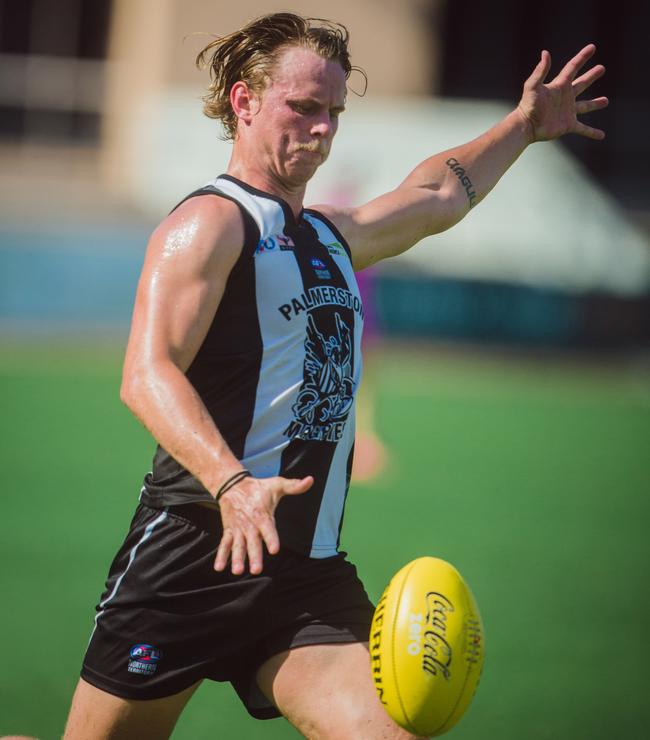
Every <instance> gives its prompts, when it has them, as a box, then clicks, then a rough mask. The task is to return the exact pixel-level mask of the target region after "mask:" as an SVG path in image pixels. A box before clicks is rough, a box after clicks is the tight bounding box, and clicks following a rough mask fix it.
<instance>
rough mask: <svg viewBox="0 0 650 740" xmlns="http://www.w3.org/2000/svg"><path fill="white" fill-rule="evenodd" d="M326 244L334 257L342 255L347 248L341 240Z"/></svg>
mask: <svg viewBox="0 0 650 740" xmlns="http://www.w3.org/2000/svg"><path fill="white" fill-rule="evenodd" d="M325 246H326V247H327V251H328V252H329V253H330V254H331V255H332V256H333V257H342V256H343V255H344V254H345V249H344V248H343V245H342V244H341V243H340V242H330V243H329V244H326V245H325Z"/></svg>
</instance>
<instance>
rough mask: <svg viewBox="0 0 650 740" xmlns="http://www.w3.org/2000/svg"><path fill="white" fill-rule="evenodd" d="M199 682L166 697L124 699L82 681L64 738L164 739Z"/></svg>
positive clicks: (77, 690) (71, 739)
mask: <svg viewBox="0 0 650 740" xmlns="http://www.w3.org/2000/svg"><path fill="white" fill-rule="evenodd" d="M199 683H200V682H198V683H196V684H194V685H193V686H190V687H189V688H187V689H185V690H184V691H181V692H180V693H178V694H174V695H173V696H167V697H165V698H163V699H150V700H133V699H122V698H120V697H118V696H113V695H112V694H109V693H107V692H106V691H102V690H101V689H98V688H96V687H95V686H92V685H91V684H89V683H87V682H86V681H84V680H83V679H80V680H79V683H78V684H77V689H76V691H75V694H74V697H73V699H72V706H71V708H70V714H69V716H68V722H67V725H66V729H65V735H64V740H88V738H93V740H142V738H145V737H146V738H147V740H164V739H165V738H168V737H169V736H170V735H171V734H172V730H173V729H174V725H175V724H176V721H177V720H178V718H179V716H180V714H181V712H182V711H183V708H184V707H185V705H186V704H187V702H188V701H189V699H190V697H191V696H192V694H193V693H194V692H195V691H196V689H197V688H198V686H199Z"/></svg>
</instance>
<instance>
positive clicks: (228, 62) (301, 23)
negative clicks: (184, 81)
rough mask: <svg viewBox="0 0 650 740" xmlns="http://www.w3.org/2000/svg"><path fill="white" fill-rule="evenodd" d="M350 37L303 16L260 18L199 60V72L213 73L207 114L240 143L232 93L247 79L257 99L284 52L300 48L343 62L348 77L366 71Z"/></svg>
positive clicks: (206, 100)
mask: <svg viewBox="0 0 650 740" xmlns="http://www.w3.org/2000/svg"><path fill="white" fill-rule="evenodd" d="M349 39H350V34H349V32H348V29H347V28H346V27H345V26H344V25H342V24H341V23H333V22H331V21H327V20H324V19H322V18H303V17H302V16H299V15H296V14H295V13H271V14H269V15H265V16H262V17H261V18H256V19H255V20H253V21H251V22H250V23H248V24H247V25H245V26H244V27H243V28H241V29H239V30H238V31H235V32H234V33H231V34H229V35H228V36H223V37H220V38H217V39H215V40H214V41H212V42H210V43H209V44H208V45H207V46H206V47H205V48H204V49H203V50H202V51H201V52H200V53H199V55H198V56H197V58H196V65H197V67H199V69H206V68H207V69H209V71H210V84H209V86H208V92H207V93H206V94H205V95H204V96H203V98H202V100H203V112H204V113H205V115H206V116H208V117H209V118H216V119H217V120H219V121H221V124H222V126H223V128H224V138H226V139H234V138H235V134H236V131H237V117H236V116H235V113H234V111H233V109H232V106H231V105H230V90H231V88H232V86H233V85H234V84H235V83H236V82H238V81H240V80H242V81H244V82H245V83H246V84H247V85H248V87H249V88H250V89H251V90H252V91H253V92H254V93H255V94H257V95H259V94H260V93H261V92H262V91H263V90H264V89H265V88H266V86H267V85H268V84H269V82H270V80H271V79H272V76H273V68H274V66H275V64H276V63H277V61H278V59H279V57H280V55H281V53H282V51H284V49H286V48H287V47H291V46H300V47H303V48H306V49H311V50H312V51H314V52H315V53H316V54H318V55H319V56H322V57H323V58H324V59H331V60H334V61H336V62H338V63H339V64H340V65H341V67H342V69H343V72H344V73H345V78H346V79H348V78H349V76H350V73H351V72H352V71H353V70H356V71H359V72H360V73H361V74H362V75H363V77H364V79H365V73H364V72H363V70H361V69H360V68H359V67H353V66H352V65H351V63H350V52H349V50H348V42H349Z"/></svg>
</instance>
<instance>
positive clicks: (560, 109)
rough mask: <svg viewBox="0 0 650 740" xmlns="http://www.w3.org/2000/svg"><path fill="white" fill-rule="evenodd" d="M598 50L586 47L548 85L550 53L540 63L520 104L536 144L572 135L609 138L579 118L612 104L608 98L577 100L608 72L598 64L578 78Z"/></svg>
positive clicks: (545, 53) (527, 83) (527, 81)
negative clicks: (546, 80) (546, 81)
mask: <svg viewBox="0 0 650 740" xmlns="http://www.w3.org/2000/svg"><path fill="white" fill-rule="evenodd" d="M595 51H596V47H595V46H594V44H589V45H588V46H585V48H584V49H582V51H580V52H578V53H577V54H576V55H575V56H574V57H573V59H571V60H570V61H569V62H567V63H566V64H565V65H564V67H563V69H562V70H561V72H560V73H559V74H558V75H557V77H555V79H553V80H551V81H550V82H548V83H545V82H544V80H545V79H546V76H547V75H548V73H549V70H550V69H551V55H550V54H549V53H548V51H543V52H542V56H541V59H540V61H539V64H538V65H537V66H536V67H535V69H534V70H533V73H532V74H531V76H530V77H529V78H528V79H527V80H526V82H525V83H524V92H523V95H522V97H521V101H520V102H519V105H518V110H519V112H520V113H521V114H522V115H523V116H524V118H525V119H526V121H527V122H528V123H529V125H530V130H531V140H532V141H548V140H549V139H557V138H558V137H560V136H563V135H564V134H571V133H573V134H579V135H580V136H586V137H587V138H589V139H604V138H605V132H604V131H602V130H601V129H598V128H592V127H591V126H587V125H585V124H584V123H581V122H580V121H579V120H578V118H577V117H578V116H579V115H581V114H583V113H591V111H595V110H599V109H601V108H605V107H606V106H607V104H608V103H609V101H608V100H607V98H605V97H600V98H593V99H592V100H576V98H577V97H578V96H579V95H581V94H582V93H583V92H584V91H585V90H586V89H587V88H588V87H589V86H590V85H591V84H592V83H593V82H594V81H595V80H597V79H598V78H599V77H602V75H603V74H604V73H605V67H603V65H602V64H597V65H596V66H595V67H592V68H591V69H589V70H587V72H585V73H584V74H582V75H580V77H577V75H578V73H579V72H580V70H581V68H582V67H583V66H584V65H585V64H586V62H587V60H589V59H590V58H591V57H592V56H593V55H594V53H595Z"/></svg>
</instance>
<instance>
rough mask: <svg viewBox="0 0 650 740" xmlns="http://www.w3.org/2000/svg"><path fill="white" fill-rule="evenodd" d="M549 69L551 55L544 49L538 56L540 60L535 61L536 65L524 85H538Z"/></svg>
mask: <svg viewBox="0 0 650 740" xmlns="http://www.w3.org/2000/svg"><path fill="white" fill-rule="evenodd" d="M550 69H551V55H550V54H549V52H548V51H546V49H545V50H544V51H543V52H542V54H541V56H540V60H539V62H538V63H537V66H536V67H535V69H534V70H533V72H532V74H531V75H530V77H529V78H528V79H527V80H526V86H528V87H537V86H538V85H541V84H542V83H543V82H544V80H545V79H546V75H547V74H548V73H549V71H550Z"/></svg>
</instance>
